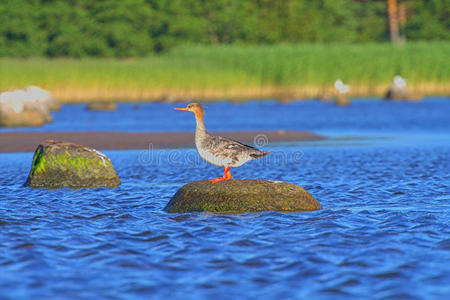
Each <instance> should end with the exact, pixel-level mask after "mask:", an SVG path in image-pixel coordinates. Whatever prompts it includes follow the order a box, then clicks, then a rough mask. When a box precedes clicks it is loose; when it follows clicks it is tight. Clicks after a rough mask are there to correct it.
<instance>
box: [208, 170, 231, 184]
mask: <svg viewBox="0 0 450 300" xmlns="http://www.w3.org/2000/svg"><path fill="white" fill-rule="evenodd" d="M231 178H232V177H231V174H230V167H226V168H225V169H224V170H223V176H222V177H220V178H214V179H211V180H210V181H211V182H213V183H214V182H219V181H224V180H228V179H231Z"/></svg>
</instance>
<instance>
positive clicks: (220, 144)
mask: <svg viewBox="0 0 450 300" xmlns="http://www.w3.org/2000/svg"><path fill="white" fill-rule="evenodd" d="M208 144H209V145H208V148H209V149H211V152H213V153H214V154H215V155H217V156H221V157H224V158H225V157H226V158H232V159H233V160H235V159H237V160H239V158H244V157H250V158H252V159H256V158H260V157H263V156H264V155H267V154H269V152H267V151H261V150H258V149H256V148H255V147H252V146H249V145H246V144H243V143H241V142H238V141H235V140H232V139H229V138H226V137H222V136H211V137H210V139H209V141H208Z"/></svg>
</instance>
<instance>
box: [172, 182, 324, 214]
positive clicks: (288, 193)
mask: <svg viewBox="0 0 450 300" xmlns="http://www.w3.org/2000/svg"><path fill="white" fill-rule="evenodd" d="M321 208H322V206H321V205H320V203H319V201H317V200H316V199H315V198H314V197H313V196H311V194H310V193H308V192H307V191H305V190H304V189H303V188H302V187H301V186H298V185H295V184H291V183H286V182H281V181H268V180H249V179H247V180H227V181H222V182H218V183H211V182H209V181H208V180H203V181H194V182H191V183H188V184H186V185H185V186H183V187H182V188H181V189H179V190H178V192H177V193H176V194H175V195H174V196H173V197H172V199H171V200H170V202H169V203H168V204H167V206H166V208H165V210H166V211H167V212H170V213H184V212H195V211H197V212H198V211H207V212H214V213H243V212H260V211H266V210H274V211H283V212H292V211H312V210H318V209H321Z"/></svg>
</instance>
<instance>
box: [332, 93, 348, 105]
mask: <svg viewBox="0 0 450 300" xmlns="http://www.w3.org/2000/svg"><path fill="white" fill-rule="evenodd" d="M334 104H336V105H337V106H349V105H350V99H348V97H347V95H342V94H339V95H337V97H336V100H335V102H334Z"/></svg>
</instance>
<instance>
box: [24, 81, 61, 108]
mask: <svg viewBox="0 0 450 300" xmlns="http://www.w3.org/2000/svg"><path fill="white" fill-rule="evenodd" d="M25 92H26V93H28V94H29V98H30V99H32V100H33V101H36V102H39V103H40V104H41V105H46V106H48V108H49V109H50V110H59V109H60V107H61V105H60V103H59V101H58V100H57V99H56V98H55V97H53V95H52V94H50V92H48V91H46V90H44V89H42V88H40V87H38V86H34V85H31V86H28V87H26V88H25Z"/></svg>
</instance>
